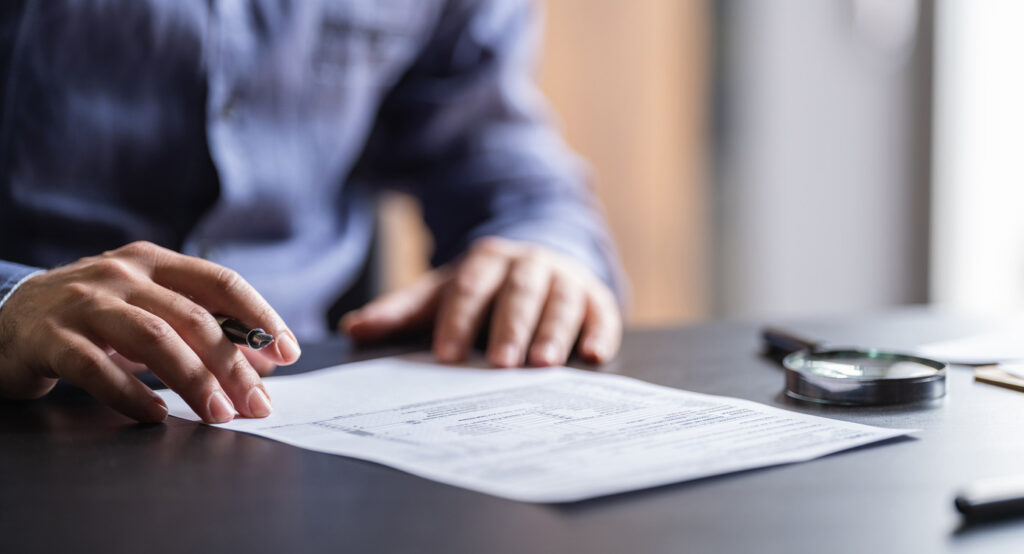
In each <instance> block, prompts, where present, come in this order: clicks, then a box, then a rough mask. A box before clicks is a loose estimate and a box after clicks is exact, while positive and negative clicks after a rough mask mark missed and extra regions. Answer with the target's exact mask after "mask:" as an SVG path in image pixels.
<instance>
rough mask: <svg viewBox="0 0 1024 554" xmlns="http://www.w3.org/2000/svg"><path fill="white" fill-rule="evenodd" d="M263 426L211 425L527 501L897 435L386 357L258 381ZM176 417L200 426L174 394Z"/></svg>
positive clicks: (627, 386)
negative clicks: (267, 401)
mask: <svg viewBox="0 0 1024 554" xmlns="http://www.w3.org/2000/svg"><path fill="white" fill-rule="evenodd" d="M264 383H265V386H266V388H267V390H268V391H269V393H270V396H271V399H272V401H273V404H274V413H273V414H272V415H271V416H270V417H268V418H266V419H241V418H239V419H235V420H234V421H232V422H229V423H225V424H221V425H217V426H218V427H222V428H225V429H232V430H235V431H242V432H246V433H252V434H255V435H259V436H262V437H267V438H271V439H274V440H279V441H282V442H285V443H288V444H292V445H295V446H298V447H301V448H307V449H310V450H316V451H320V452H328V453H332V454H340V455H343V456H351V457H354V458H361V459H364V460H371V461H374V462H378V463H381V464H385V465H388V466H391V467H394V468H397V469H401V470H404V471H407V472H409V473H413V474H416V475H419V476H422V477H426V478H428V479H434V480H436V481H440V482H442V483H448V484H451V485H456V486H460V487H465V488H467V489H472V490H475V491H480V492H484V493H488V494H493V495H496V496H502V497H505V498H511V499H516V500H523V501H528V502H572V501H577V500H583V499H587V498H593V497H597V496H603V495H608V494H614V493H620V492H626V491H631V490H637V489H643V488H647V487H653V486H657V485H664V484H668V483H676V482H679V481H686V480H689V479H696V478H700V477H708V476H711V475H718V474H722V473H729V472H734V471H739V470H744V469H751V468H757V467H764V466H769V465H775V464H783V463H789V462H798V461H804V460H809V459H812V458H816V457H819V456H823V455H825V454H829V453H832V452H837V451H840V450H845V449H848V448H852V447H855V446H859V445H863V444H868V443H872V442H876V441H880V440H884V439H888V438H891V437H896V436H900V435H904V434H906V433H907V432H909V431H907V430H896V429H882V428H878V427H870V426H866V425H859V424H855V423H847V422H842V421H836V420H832V419H826V418H821V417H815V416H809V415H803V414H798V413H793V412H788V411H785V410H780V409H776V408H771V407H768V406H764V405H761V404H757V403H755V402H750V401H746V400H738V399H733V398H726V397H720V396H709V395H704V394H698V393H693V392H686V391H681V390H677V389H672V388H668V387H663V386H658V385H653V384H650V383H646V382H643V381H638V380H636V379H631V378H628V377H622V376H617V375H609V374H602V373H595V372H589V371H582V370H576V369H570V368H549V369H521V370H493V369H476V368H470V367H450V366H439V365H436V364H433V363H430V362H429V361H428V358H427V357H426V356H425V355H414V356H406V357H398V358H383V359H378V360H371V361H367V362H359V363H353V364H346V365H342V366H337V367H333V368H328V369H323V370H319V371H314V372H310V373H305V374H301V375H294V376H286V377H270V378H267V379H265V380H264ZM159 392H160V394H161V396H163V398H164V400H166V401H167V405H168V407H169V408H170V413H171V415H173V416H176V417H180V418H185V419H191V420H198V418H197V417H196V416H195V414H193V412H192V410H191V409H190V408H189V407H188V406H187V405H186V404H185V403H184V402H183V401H182V400H181V399H180V398H179V397H178V396H177V395H176V394H175V393H173V392H170V391H159Z"/></svg>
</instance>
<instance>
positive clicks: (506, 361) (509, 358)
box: [494, 344, 523, 367]
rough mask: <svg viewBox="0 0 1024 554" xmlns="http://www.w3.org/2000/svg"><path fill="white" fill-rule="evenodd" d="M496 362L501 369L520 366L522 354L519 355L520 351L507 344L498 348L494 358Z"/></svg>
mask: <svg viewBox="0 0 1024 554" xmlns="http://www.w3.org/2000/svg"><path fill="white" fill-rule="evenodd" d="M494 361H495V363H496V364H497V365H499V366H501V367H514V366H517V365H519V364H520V363H521V362H522V361H523V360H522V354H520V353H519V349H518V348H516V347H515V346H513V345H511V344H506V345H504V346H501V347H499V348H498V352H497V354H495V356H494Z"/></svg>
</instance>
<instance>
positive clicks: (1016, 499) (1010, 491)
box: [955, 476, 1024, 522]
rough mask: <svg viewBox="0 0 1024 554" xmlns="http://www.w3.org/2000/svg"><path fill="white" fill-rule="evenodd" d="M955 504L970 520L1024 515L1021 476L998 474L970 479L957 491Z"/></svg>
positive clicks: (1022, 478) (1023, 486)
mask: <svg viewBox="0 0 1024 554" xmlns="http://www.w3.org/2000/svg"><path fill="white" fill-rule="evenodd" d="M955 504H956V509H957V510H958V511H959V512H960V513H961V514H963V515H964V518H965V519H967V520H968V521H970V522H981V521H992V520H996V519H1003V518H1008V517H1013V516H1017V517H1019V516H1024V477H1019V476H1016V477H998V478H992V479H986V480H983V481H978V482H975V483H972V484H971V485H969V486H968V487H967V488H966V489H965V490H963V491H961V493H960V494H958V495H957V497H956V502H955Z"/></svg>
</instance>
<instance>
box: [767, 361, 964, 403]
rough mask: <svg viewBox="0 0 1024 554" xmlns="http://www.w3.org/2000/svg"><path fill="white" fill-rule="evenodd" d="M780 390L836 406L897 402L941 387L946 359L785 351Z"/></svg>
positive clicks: (930, 395) (937, 393)
mask: <svg viewBox="0 0 1024 554" xmlns="http://www.w3.org/2000/svg"><path fill="white" fill-rule="evenodd" d="M782 365H783V366H784V367H785V368H786V393H787V394H788V395H789V396H791V397H793V398H798V399H800V400H809V401H812V402H820V403H825V404H840V405H879V404H901V403H907V402H917V401H920V400H931V399H934V398H939V397H941V396H943V395H944V394H945V392H946V387H945V380H946V364H944V363H942V362H939V361H936V360H930V359H927V358H921V357H918V356H911V355H907V354H900V353H894V352H885V351H878V350H856V349H850V350H816V351H808V350H803V351H799V352H794V353H793V354H790V355H789V356H787V357H786V358H785V359H784V360H783V361H782Z"/></svg>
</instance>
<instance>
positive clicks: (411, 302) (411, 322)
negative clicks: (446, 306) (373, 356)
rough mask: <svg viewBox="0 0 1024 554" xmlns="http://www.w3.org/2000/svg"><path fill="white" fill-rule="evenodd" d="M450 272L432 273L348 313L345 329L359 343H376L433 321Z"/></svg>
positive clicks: (344, 320)
mask: <svg viewBox="0 0 1024 554" xmlns="http://www.w3.org/2000/svg"><path fill="white" fill-rule="evenodd" d="M446 273H447V272H444V271H431V272H429V273H427V274H426V275H424V276H423V277H422V278H420V279H418V280H417V281H416V282H415V283H413V284H412V285H411V286H409V287H406V288H404V289H400V290H397V291H394V292H391V293H388V294H385V295H384V296H381V297H380V298H378V299H376V300H374V301H372V302H370V303H369V304H367V305H366V306H364V307H362V308H360V309H358V310H356V311H354V312H350V313H349V314H347V315H346V316H345V317H344V318H342V320H341V325H340V327H341V330H342V332H344V333H346V334H347V335H349V336H351V337H352V338H354V339H356V340H374V339H379V338H381V337H385V336H387V335H390V334H392V333H395V332H398V331H402V330H405V329H409V328H412V327H415V326H417V325H421V324H424V323H426V322H428V321H430V318H431V316H433V315H434V314H435V313H437V306H438V304H439V303H440V297H441V289H442V287H443V285H444V281H445V277H446Z"/></svg>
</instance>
